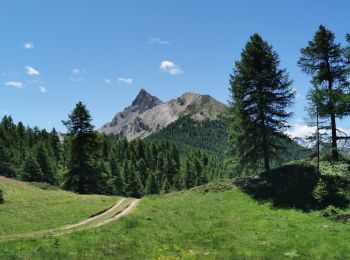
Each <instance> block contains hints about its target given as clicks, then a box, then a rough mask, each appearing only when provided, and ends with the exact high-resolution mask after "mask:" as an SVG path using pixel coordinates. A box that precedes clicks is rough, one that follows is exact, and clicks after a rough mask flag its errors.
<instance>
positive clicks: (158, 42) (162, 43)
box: [148, 38, 170, 45]
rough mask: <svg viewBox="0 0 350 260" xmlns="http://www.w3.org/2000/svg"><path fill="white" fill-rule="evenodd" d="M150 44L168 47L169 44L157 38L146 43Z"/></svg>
mask: <svg viewBox="0 0 350 260" xmlns="http://www.w3.org/2000/svg"><path fill="white" fill-rule="evenodd" d="M148 42H149V43H150V44H161V45H168V44H170V42H168V41H165V40H161V39H159V38H151V39H149V41H148Z"/></svg>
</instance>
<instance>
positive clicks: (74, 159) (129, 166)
mask: <svg viewBox="0 0 350 260" xmlns="http://www.w3.org/2000/svg"><path fill="white" fill-rule="evenodd" d="M77 108H78V109H77ZM77 108H76V109H75V110H74V112H75V113H73V114H72V115H73V116H72V115H70V116H71V120H70V121H69V124H71V125H70V126H69V129H71V131H72V129H76V128H75V127H77V125H79V126H80V124H79V123H77V122H80V121H79V120H83V119H86V120H85V121H84V120H83V121H84V124H83V125H84V126H85V128H84V127H83V128H82V129H80V130H74V131H76V134H74V133H72V132H69V133H68V134H67V135H65V136H63V137H62V138H61V139H62V140H63V141H62V142H61V141H60V137H59V135H58V133H57V132H56V130H55V129H53V130H52V131H51V132H47V131H46V130H40V129H39V128H37V127H35V128H30V127H27V128H25V127H24V126H23V124H22V123H21V122H19V123H18V124H15V123H14V122H13V120H12V118H11V117H10V116H5V117H4V118H3V119H2V121H1V123H0V175H2V176H5V177H9V178H15V179H19V180H23V181H30V182H46V183H49V184H52V185H57V186H60V187H62V188H65V189H67V190H72V191H76V192H79V193H100V194H119V195H124V196H132V197H141V196H143V195H144V194H157V193H161V192H163V193H166V192H169V191H172V190H180V189H184V188H191V187H194V186H197V185H201V184H204V183H207V182H208V181H211V180H213V179H218V178H222V176H223V174H224V171H223V169H222V167H221V166H219V163H218V161H217V159H216V158H215V157H213V156H211V155H210V154H208V153H206V152H205V151H201V150H196V149H192V150H191V151H189V152H188V153H183V152H180V151H179V149H178V146H177V145H175V143H174V142H170V141H165V140H164V141H150V140H148V141H142V140H139V139H136V140H134V141H131V142H128V141H127V140H126V139H125V138H121V139H110V138H107V137H106V136H105V135H102V134H98V133H97V132H95V131H94V130H93V128H92V125H91V124H90V121H91V118H90V115H89V113H88V111H86V110H85V106H84V105H82V104H80V103H79V104H78V105H77ZM72 120H73V121H72ZM74 120H75V121H74ZM83 121H82V122H83ZM80 123H81V122H80Z"/></svg>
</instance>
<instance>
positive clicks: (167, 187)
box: [162, 177, 171, 193]
mask: <svg viewBox="0 0 350 260" xmlns="http://www.w3.org/2000/svg"><path fill="white" fill-rule="evenodd" d="M170 190H171V187H170V184H169V181H168V178H167V177H165V178H164V181H163V185H162V193H169V192H170Z"/></svg>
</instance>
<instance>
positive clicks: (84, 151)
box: [63, 102, 101, 193]
mask: <svg viewBox="0 0 350 260" xmlns="http://www.w3.org/2000/svg"><path fill="white" fill-rule="evenodd" d="M91 121H92V118H91V116H90V113H89V111H88V110H87V108H86V106H85V105H84V104H83V103H82V102H79V103H78V104H76V107H75V108H74V110H73V111H72V113H71V114H69V115H68V120H67V121H63V124H64V125H65V126H66V127H67V129H68V136H69V137H70V138H71V142H70V147H69V149H70V152H69V157H70V158H68V173H67V174H66V178H65V187H66V188H67V189H70V190H73V191H77V192H79V193H91V192H96V183H95V181H96V177H97V175H99V174H100V172H98V169H99V168H100V167H99V166H100V162H99V159H100V158H99V157H101V155H100V154H101V153H99V150H100V149H99V143H98V141H97V135H96V132H95V131H94V130H93V129H94V126H93V125H92V124H91ZM99 155H100V156H99ZM95 175H96V176H95Z"/></svg>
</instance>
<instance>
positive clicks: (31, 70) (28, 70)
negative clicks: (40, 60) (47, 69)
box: [24, 66, 40, 76]
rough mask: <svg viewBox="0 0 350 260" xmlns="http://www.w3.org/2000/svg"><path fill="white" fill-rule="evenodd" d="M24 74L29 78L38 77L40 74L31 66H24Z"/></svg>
mask: <svg viewBox="0 0 350 260" xmlns="http://www.w3.org/2000/svg"><path fill="white" fill-rule="evenodd" d="M24 68H25V70H26V74H27V75H29V76H39V75H40V72H39V71H38V70H36V69H34V68H33V67H31V66H25V67H24Z"/></svg>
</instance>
